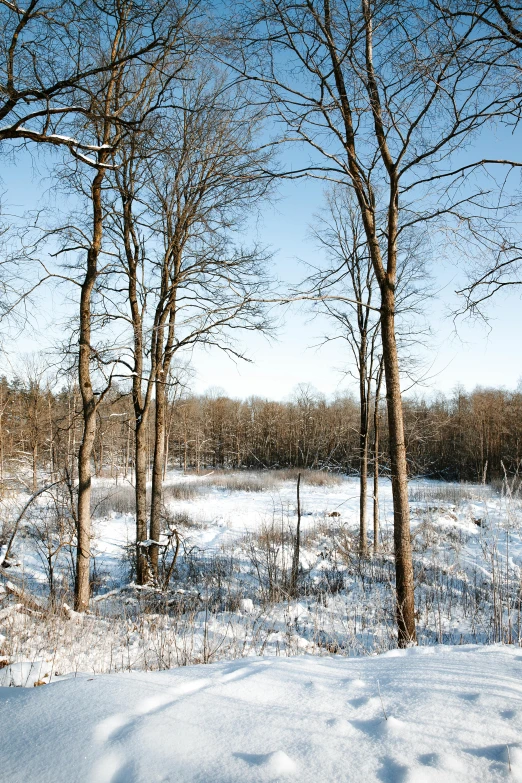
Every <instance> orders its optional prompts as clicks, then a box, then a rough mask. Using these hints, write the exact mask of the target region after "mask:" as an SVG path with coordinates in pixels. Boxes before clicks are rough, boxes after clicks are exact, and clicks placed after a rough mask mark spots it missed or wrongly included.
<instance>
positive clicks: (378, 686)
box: [377, 680, 388, 720]
mask: <svg viewBox="0 0 522 783" xmlns="http://www.w3.org/2000/svg"><path fill="white" fill-rule="evenodd" d="M377 688H378V689H379V699H380V700H381V707H382V711H383V714H384V720H388V716H387V715H386V710H385V709H384V704H383V701H382V695H381V684H380V682H379V680H377Z"/></svg>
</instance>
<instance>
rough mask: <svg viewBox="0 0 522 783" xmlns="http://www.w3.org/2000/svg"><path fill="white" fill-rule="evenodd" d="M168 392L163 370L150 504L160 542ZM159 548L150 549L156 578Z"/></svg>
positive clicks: (155, 535)
mask: <svg viewBox="0 0 522 783" xmlns="http://www.w3.org/2000/svg"><path fill="white" fill-rule="evenodd" d="M166 407H167V390H166V385H165V373H164V371H163V368H160V369H159V370H158V377H157V379H156V409H155V426H154V459H153V463H152V495H151V503H150V537H151V539H152V540H153V541H159V537H160V535H161V506H162V502H163V470H164V462H165V418H166ZM158 560H159V548H158V547H157V546H155V545H154V544H153V545H152V546H151V549H150V564H151V568H152V571H153V574H154V576H155V578H157V576H158Z"/></svg>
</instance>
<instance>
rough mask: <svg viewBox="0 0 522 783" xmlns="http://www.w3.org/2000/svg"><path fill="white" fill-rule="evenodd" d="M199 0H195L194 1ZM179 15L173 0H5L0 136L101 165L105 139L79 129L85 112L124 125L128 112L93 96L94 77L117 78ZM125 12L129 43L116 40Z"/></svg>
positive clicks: (165, 41) (168, 34) (159, 43)
mask: <svg viewBox="0 0 522 783" xmlns="http://www.w3.org/2000/svg"><path fill="white" fill-rule="evenodd" d="M197 5H198V3H197V0H194V2H193V3H192V8H193V9H195V8H196V7H197ZM186 10H187V7H186V6H185V7H184V8H183V9H182V11H181V13H182V14H185V13H186ZM179 18H180V8H179V7H178V6H177V4H176V3H175V2H173V0H151V1H149V0H147V2H142V1H141V0H136V1H135V2H133V3H129V2H127V1H126V0H124V1H123V2H116V0H102V1H101V2H95V0H87V1H86V2H65V3H64V2H61V0H29V2H27V3H25V4H22V5H21V4H20V3H18V2H17V0H2V2H1V3H0V22H1V27H2V36H1V38H0V47H1V54H2V57H1V65H0V85H1V92H2V100H1V102H0V124H1V126H2V127H1V128H0V141H4V140H12V141H16V140H22V141H23V142H29V141H30V142H37V143H46V144H52V145H57V146H65V147H68V148H69V149H70V150H71V152H72V153H73V154H74V155H75V156H76V157H77V158H78V159H80V160H82V161H83V162H86V163H89V164H90V165H92V166H95V167H99V166H100V165H102V164H103V161H102V160H100V158H99V157H98V154H99V153H100V152H102V151H103V145H104V144H105V143H106V142H103V141H100V140H99V139H98V140H92V139H87V138H85V136H84V134H82V133H80V134H78V119H80V120H87V121H90V120H97V121H101V120H109V119H111V120H112V122H113V123H116V124H118V123H122V122H124V121H125V118H124V117H122V115H121V112H119V111H113V110H114V109H115V107H114V105H109V106H107V105H105V104H104V103H103V101H97V100H93V93H92V91H91V86H92V83H93V80H98V83H100V81H104V80H106V79H109V80H110V79H111V74H113V73H114V72H115V70H120V69H121V67H122V66H124V65H125V64H126V63H129V62H131V61H135V62H137V61H139V60H146V59H147V58H148V57H149V56H150V55H151V54H153V53H154V52H155V51H157V50H161V49H163V48H164V47H165V46H168V45H169V43H170V41H171V40H172V38H173V36H175V35H176V31H177V30H179ZM122 19H124V20H125V44H124V45H121V43H120V45H118V46H111V43H114V40H115V39H114V29H115V28H116V29H120V30H121V23H122ZM101 51H103V56H100V53H101ZM106 110H109V112H110V114H105V113H104V112H105V111H106Z"/></svg>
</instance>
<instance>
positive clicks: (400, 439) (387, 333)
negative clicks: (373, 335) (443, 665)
mask: <svg viewBox="0 0 522 783" xmlns="http://www.w3.org/2000/svg"><path fill="white" fill-rule="evenodd" d="M381 293H382V311H381V334H382V348H383V358H384V373H385V378H386V400H387V408H388V431H389V438H390V465H391V482H392V495H393V523H394V524H393V538H394V549H395V589H396V594H397V609H396V611H397V628H398V642H399V647H406V646H408V645H409V644H411V643H414V642H415V641H416V632H415V605H414V587H413V562H412V555H411V538H410V507H409V501H408V468H407V462H406V447H405V443H404V426H403V415H402V397H401V386H400V376H399V359H398V354H397V343H396V338H395V292H394V289H393V286H391V285H390V284H389V283H388V282H387V281H386V282H385V283H384V284H383V285H382V286H381Z"/></svg>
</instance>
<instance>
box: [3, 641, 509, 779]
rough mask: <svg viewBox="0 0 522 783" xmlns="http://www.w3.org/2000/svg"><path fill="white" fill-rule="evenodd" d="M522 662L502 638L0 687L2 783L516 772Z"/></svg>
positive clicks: (496, 774) (493, 775)
mask: <svg viewBox="0 0 522 783" xmlns="http://www.w3.org/2000/svg"><path fill="white" fill-rule="evenodd" d="M521 674H522V652H521V651H520V649H518V648H515V647H513V646H500V645H495V646H487V647H486V646H483V647H479V646H472V645H463V646H453V647H450V646H442V645H440V646H432V647H425V648H417V649H409V650H404V651H393V652H392V653H387V654H384V655H379V656H370V657H366V658H349V659H347V658H339V657H324V658H317V657H313V656H302V657H294V658H277V657H271V658H252V659H246V660H241V661H234V662H225V663H218V664H213V665H208V666H203V665H200V666H189V667H184V668H178V669H175V670H169V671H164V672H134V673H129V674H112V675H101V676H92V675H90V676H89V675H78V676H77V677H70V678H60V677H58V678H55V679H54V680H53V682H52V683H51V684H50V685H45V686H42V687H38V688H31V689H27V688H25V689H15V688H1V689H0V725H1V726H2V737H1V746H0V748H1V750H0V769H1V770H2V771H1V776H2V780H5V781H9V783H25V782H26V781H35V783H36V781H37V782H38V783H74V782H75V781H78V782H80V781H81V783H84V782H86V783H155V782H158V783H159V782H160V781H161V782H162V783H167V782H168V781H170V783H173V782H174V781H180V782H181V781H183V783H190V782H191V781H194V783H196V781H197V782H198V783H235V781H238V783H239V781H241V783H272V782H273V783H275V781H283V782H285V781H299V783H307V782H308V781H310V783H322V782H324V783H330V781H339V782H341V781H343V782H344V781H346V782H347V783H348V782H349V781H354V782H357V783H372V782H373V781H381V782H383V781H384V783H451V782H452V781H455V783H475V782H476V783H479V781H480V782H483V783H486V781H487V782H488V783H490V782H491V783H494V782H495V781H505V780H512V781H522V681H521ZM379 688H380V692H381V696H382V702H381V698H380V697H379ZM383 708H384V709H383ZM384 713H386V715H387V720H386V719H385V717H384Z"/></svg>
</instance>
